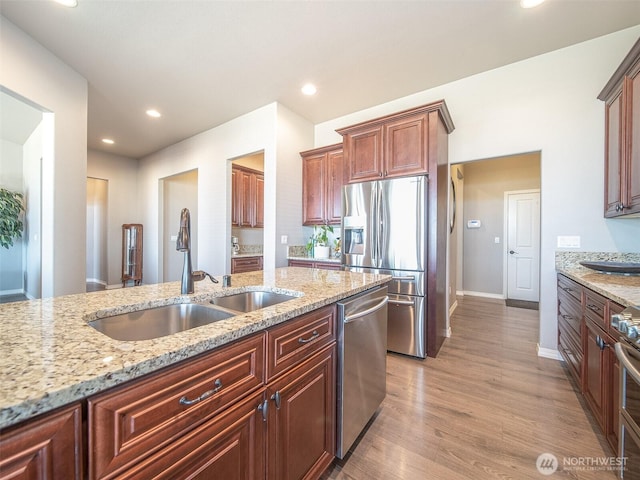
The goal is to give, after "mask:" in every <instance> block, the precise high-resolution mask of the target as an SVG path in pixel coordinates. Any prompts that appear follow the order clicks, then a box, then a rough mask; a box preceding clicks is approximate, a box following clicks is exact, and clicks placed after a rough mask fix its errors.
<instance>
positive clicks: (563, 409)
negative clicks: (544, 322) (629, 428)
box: [323, 297, 616, 480]
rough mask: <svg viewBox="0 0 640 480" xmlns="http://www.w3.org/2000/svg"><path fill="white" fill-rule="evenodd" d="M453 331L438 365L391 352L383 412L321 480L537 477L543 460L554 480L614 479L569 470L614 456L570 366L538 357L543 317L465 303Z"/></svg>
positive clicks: (482, 302)
mask: <svg viewBox="0 0 640 480" xmlns="http://www.w3.org/2000/svg"><path fill="white" fill-rule="evenodd" d="M451 324H452V330H453V335H452V337H451V338H449V339H447V341H446V342H445V344H444V346H443V348H442V350H441V352H440V354H439V355H438V358H435V359H433V358H429V359H427V360H426V361H420V360H416V359H413V358H409V357H404V356H401V355H394V354H389V355H388V362H387V374H388V375H387V397H386V399H385V400H384V402H383V404H382V407H381V409H380V410H379V412H378V414H377V416H376V417H375V418H374V420H373V421H372V422H371V423H370V424H369V427H368V429H367V430H366V432H365V433H364V435H363V436H361V438H360V439H359V441H358V442H357V443H356V445H355V446H354V447H353V448H352V450H351V453H350V454H349V455H348V456H347V457H346V459H345V460H343V461H336V462H335V463H334V465H333V466H332V467H331V468H330V469H329V470H328V471H327V472H325V475H324V476H323V478H324V479H326V480H329V479H339V480H365V479H366V480H369V479H381V480H415V479H420V480H422V479H434V480H440V479H442V480H457V479H460V480H464V479H470V480H471V479H472V480H482V479H487V480H493V479H501V480H508V479H513V480H522V479H524V480H527V479H540V478H543V476H542V475H541V474H540V473H539V472H538V470H537V468H536V460H537V459H538V456H539V455H540V454H542V453H551V454H553V455H555V456H556V457H557V459H558V461H559V464H560V466H559V468H558V471H556V472H555V473H554V474H553V476H552V478H563V479H567V478H571V479H581V480H590V479H594V480H595V479H598V480H600V479H602V480H607V479H609V480H614V479H615V478H616V477H615V475H614V474H613V473H612V472H607V471H602V470H596V471H589V470H587V469H575V468H574V469H572V467H571V465H568V464H567V465H564V463H563V462H565V461H570V460H571V459H572V458H577V457H591V458H602V457H610V456H612V455H613V452H611V451H609V449H608V446H607V444H606V440H605V439H604V437H603V436H602V434H601V433H600V432H599V430H598V428H597V427H596V424H595V421H594V420H593V418H592V417H591V416H590V415H589V414H587V413H586V412H585V410H584V408H583V407H584V400H583V399H582V398H581V395H580V394H579V393H578V392H577V391H576V390H575V388H574V386H573V384H572V383H571V382H570V380H569V376H568V372H567V370H566V367H565V366H564V364H563V363H562V362H558V361H555V360H551V359H547V358H541V357H538V356H537V351H536V343H537V340H538V312H537V311H534V310H528V309H519V308H514V307H506V306H505V305H504V302H502V301H498V300H491V299H483V298H478V297H475V298H474V297H462V298H458V308H457V309H456V311H455V313H454V315H453V317H452V320H451ZM567 459H568V460H567Z"/></svg>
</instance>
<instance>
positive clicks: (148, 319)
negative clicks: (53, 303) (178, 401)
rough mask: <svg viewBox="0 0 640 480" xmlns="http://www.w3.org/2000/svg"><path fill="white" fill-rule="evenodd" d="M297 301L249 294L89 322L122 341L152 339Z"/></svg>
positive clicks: (278, 295)
mask: <svg viewBox="0 0 640 480" xmlns="http://www.w3.org/2000/svg"><path fill="white" fill-rule="evenodd" d="M294 298H298V297H297V296H295V295H288V294H283V293H275V292H267V291H250V292H242V293H236V294H233V295H227V296H224V297H215V298H213V299H211V300H209V301H208V302H207V303H178V304H173V305H165V306H162V307H155V308H148V309H146V310H139V311H136V312H128V313H121V314H118V315H112V316H109V317H104V318H99V319H97V320H92V321H90V322H89V325H90V326H92V327H93V328H95V329H96V330H98V331H99V332H102V333H103V334H105V335H107V336H108V337H111V338H113V339H114V340H122V341H137V340H151V339H153V338H159V337H164V336H167V335H172V334H174V333H178V332H182V331H185V330H189V329H191V328H196V327H201V326H203V325H208V324H210V323H214V322H218V321H220V320H225V319H227V318H231V317H233V316H235V315H239V314H242V313H248V312H253V311H254V310H259V309H261V308H267V307H271V306H273V305H277V304H278V303H282V302H286V301H287V300H292V299H294Z"/></svg>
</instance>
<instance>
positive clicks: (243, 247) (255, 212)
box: [230, 151, 264, 273]
mask: <svg viewBox="0 0 640 480" xmlns="http://www.w3.org/2000/svg"><path fill="white" fill-rule="evenodd" d="M230 242H231V249H230V251H231V260H230V265H231V273H238V272H240V271H253V270H262V265H263V261H262V255H263V249H264V151H261V152H257V153H252V154H249V155H244V156H242V157H237V158H233V159H231V239H230ZM239 256H242V257H241V258H243V259H244V260H243V261H242V262H241V263H242V267H241V268H240V266H239V265H240V263H239V262H236V261H234V259H237V258H238V257H239Z"/></svg>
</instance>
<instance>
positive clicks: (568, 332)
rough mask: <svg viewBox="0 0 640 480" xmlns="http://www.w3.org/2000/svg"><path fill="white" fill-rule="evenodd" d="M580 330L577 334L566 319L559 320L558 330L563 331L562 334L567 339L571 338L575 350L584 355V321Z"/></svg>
mask: <svg viewBox="0 0 640 480" xmlns="http://www.w3.org/2000/svg"><path fill="white" fill-rule="evenodd" d="M580 324H581V326H580V329H579V330H578V331H577V332H576V330H574V328H573V326H571V325H570V324H569V322H567V321H566V320H565V319H564V318H562V317H560V318H558V329H559V330H562V334H563V335H564V336H566V337H571V338H570V340H571V344H572V345H573V346H574V350H576V351H577V352H580V353H582V321H581V322H580Z"/></svg>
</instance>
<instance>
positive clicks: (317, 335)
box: [298, 330, 320, 343]
mask: <svg viewBox="0 0 640 480" xmlns="http://www.w3.org/2000/svg"><path fill="white" fill-rule="evenodd" d="M319 336H320V334H319V333H318V332H317V331H316V330H314V331H313V333H312V334H311V336H310V337H309V338H307V339H306V340H305V339H304V338H302V337H300V338H299V339H298V343H309V342H312V341H313V340H315V339H316V338H318V337H319Z"/></svg>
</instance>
